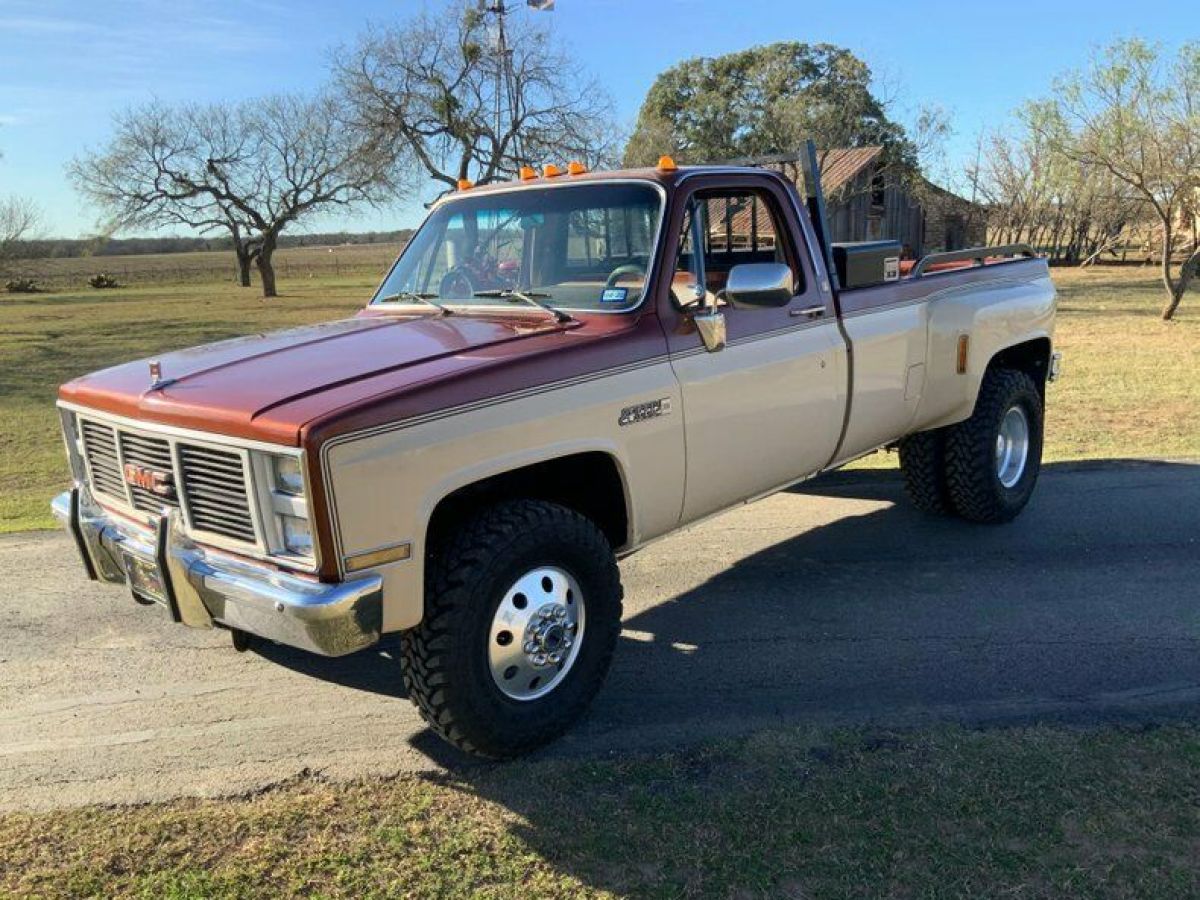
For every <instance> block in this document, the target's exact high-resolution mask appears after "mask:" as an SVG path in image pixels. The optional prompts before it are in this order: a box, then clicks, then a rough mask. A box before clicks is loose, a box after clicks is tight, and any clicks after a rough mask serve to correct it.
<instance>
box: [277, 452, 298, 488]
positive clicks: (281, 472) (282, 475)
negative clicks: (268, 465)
mask: <svg viewBox="0 0 1200 900" xmlns="http://www.w3.org/2000/svg"><path fill="white" fill-rule="evenodd" d="M274 459H275V490H277V491H283V493H285V494H292V495H293V496H296V497H302V496H304V473H303V472H302V471H301V470H300V460H299V459H298V458H297V457H295V456H276V457H275V458H274Z"/></svg>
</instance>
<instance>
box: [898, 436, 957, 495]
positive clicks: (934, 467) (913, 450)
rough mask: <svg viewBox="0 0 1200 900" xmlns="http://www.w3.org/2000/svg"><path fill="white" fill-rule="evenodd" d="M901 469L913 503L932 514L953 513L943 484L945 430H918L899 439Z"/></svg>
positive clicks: (907, 491) (944, 475) (947, 492)
mask: <svg viewBox="0 0 1200 900" xmlns="http://www.w3.org/2000/svg"><path fill="white" fill-rule="evenodd" d="M900 471H901V472H903V473H904V491H905V493H906V494H908V499H909V500H911V501H912V504H913V506H915V507H916V508H917V509H919V510H921V512H923V513H928V514H929V515H933V516H947V515H951V514H952V513H953V512H954V508H953V506H952V505H951V503H950V489H949V487H947V485H946V433H945V431H944V430H943V429H936V430H934V431H920V432H917V433H916V434H910V435H909V436H908V437H906V438H904V439H902V440H901V441H900Z"/></svg>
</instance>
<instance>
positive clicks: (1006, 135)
mask: <svg viewBox="0 0 1200 900" xmlns="http://www.w3.org/2000/svg"><path fill="white" fill-rule="evenodd" d="M967 178H968V181H969V183H970V185H971V189H972V194H973V195H974V196H975V198H976V199H977V200H979V201H980V202H982V203H984V204H985V205H986V206H987V207H988V209H989V210H990V216H989V223H988V224H989V229H990V231H991V234H992V237H993V239H994V240H995V242H997V243H1001V244H1011V243H1017V242H1021V243H1028V244H1031V245H1032V246H1034V247H1036V248H1037V249H1038V250H1039V251H1040V252H1042V253H1044V254H1045V255H1046V256H1047V257H1049V258H1050V259H1051V260H1052V261H1056V262H1062V263H1068V264H1078V263H1085V262H1090V261H1092V260H1094V259H1095V258H1096V257H1097V256H1099V255H1100V254H1102V253H1104V252H1106V251H1109V250H1111V249H1112V248H1114V247H1116V246H1117V245H1118V244H1120V243H1121V242H1122V241H1123V240H1125V239H1127V238H1128V234H1129V231H1130V229H1131V228H1133V227H1134V226H1135V225H1137V224H1138V223H1139V222H1140V221H1142V220H1143V219H1144V215H1143V208H1142V205H1141V203H1140V202H1139V201H1138V199H1137V198H1136V197H1135V196H1134V195H1133V193H1132V192H1131V191H1130V189H1129V187H1128V185H1126V184H1124V183H1123V182H1121V181H1120V180H1119V179H1116V178H1114V177H1113V176H1112V175H1111V174H1109V173H1108V172H1107V171H1105V170H1103V169H1098V168H1095V167H1091V166H1085V165H1082V164H1080V163H1077V162H1074V161H1072V160H1069V159H1066V158H1064V157H1063V156H1062V155H1061V154H1058V153H1056V152H1055V151H1054V150H1053V148H1052V147H1051V146H1050V145H1049V144H1048V143H1047V141H1046V140H1045V139H1044V138H1043V137H1042V136H1040V135H1039V134H1038V133H1037V132H1036V131H1034V130H1031V129H1029V128H1027V127H1025V126H1023V125H1021V124H1020V123H1018V124H1017V125H1016V126H1013V127H1011V128H1006V129H1004V130H998V131H994V132H992V133H991V134H989V135H987V136H986V137H984V136H981V138H980V143H979V151H978V157H977V159H976V161H975V162H974V163H973V164H972V165H971V166H968V168H967Z"/></svg>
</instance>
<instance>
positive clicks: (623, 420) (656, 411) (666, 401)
mask: <svg viewBox="0 0 1200 900" xmlns="http://www.w3.org/2000/svg"><path fill="white" fill-rule="evenodd" d="M670 414H671V398H670V397H663V398H662V399H661V400H651V401H650V402H649V403H639V404H637V405H636V406H626V407H625V408H624V409H623V410H621V413H620V415H618V416H617V424H618V425H619V426H621V427H622V428H623V427H625V426H626V425H634V424H636V423H637V422H645V421H647V420H649V419H657V418H658V417H659V416H669V415H670Z"/></svg>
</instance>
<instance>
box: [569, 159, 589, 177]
mask: <svg viewBox="0 0 1200 900" xmlns="http://www.w3.org/2000/svg"><path fill="white" fill-rule="evenodd" d="M586 171H587V166H585V165H584V164H583V163H581V162H569V163H567V174H568V175H582V174H583V173H584V172H586Z"/></svg>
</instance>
